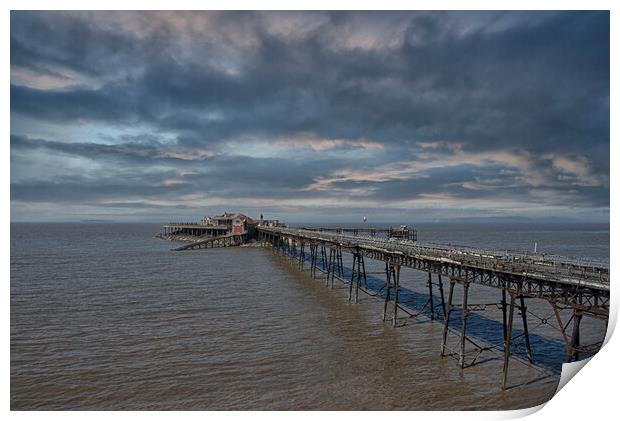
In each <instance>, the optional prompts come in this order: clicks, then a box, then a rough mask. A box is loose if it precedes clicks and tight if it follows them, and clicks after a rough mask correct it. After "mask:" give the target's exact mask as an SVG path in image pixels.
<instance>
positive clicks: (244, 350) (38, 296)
mask: <svg viewBox="0 0 620 421" xmlns="http://www.w3.org/2000/svg"><path fill="white" fill-rule="evenodd" d="M433 229H434V230H435V231H434V234H433V236H434V238H437V239H438V240H437V241H439V240H442V235H444V236H446V235H448V234H447V232H443V231H442V230H441V229H440V228H439V227H427V231H426V233H427V234H426V235H430V233H431V232H433V231H432V230H433ZM462 229H463V230H464V231H463V232H462V233H461V235H463V236H467V232H466V231H467V230H468V229H470V228H462ZM156 230H157V227H156V226H154V225H147V224H145V225H138V226H136V225H124V224H116V225H104V224H93V225H87V224H49V225H42V224H13V225H12V232H11V409H13V410H24V409H25V410H28V409H65V410H68V409H80V410H82V409H93V410H97V409H99V410H100V409H126V410H133V409H178V410H186V409H203V410H220V409H223V410H225V409H324V410H327V409H333V410H339V409H342V410H345V409H349V410H351V409H359V410H380V409H427V410H434V409H437V410H452V409H514V408H524V407H530V406H533V405H536V404H539V403H542V402H544V401H546V400H548V399H549V398H550V397H551V396H552V395H553V392H554V391H555V388H556V385H557V382H558V380H559V368H560V364H561V361H562V358H563V345H562V342H561V341H560V336H559V333H558V332H557V331H555V330H554V329H553V328H551V327H549V324H551V322H552V321H551V320H550V319H549V320H548V321H547V323H543V320H545V317H547V316H550V314H551V308H550V307H549V306H548V304H545V303H535V302H534V301H533V300H532V301H531V302H530V303H528V304H529V306H530V309H531V310H532V312H533V313H534V314H538V315H539V316H540V317H541V320H538V319H536V318H535V317H534V316H533V315H532V316H531V317H530V324H531V326H530V329H531V330H532V337H533V339H532V344H533V348H534V359H535V361H536V364H535V365H534V366H529V365H528V364H526V363H524V362H523V358H522V357H523V355H524V354H523V349H522V348H523V347H522V344H519V343H517V347H516V349H517V355H518V357H519V356H520V358H517V359H515V360H513V362H512V364H511V370H510V377H509V383H510V385H511V386H512V387H511V388H510V389H509V390H506V391H502V390H501V387H500V386H501V367H502V354H501V353H500V352H492V351H486V352H483V353H482V354H481V355H480V356H479V358H478V360H477V362H478V363H477V364H476V365H474V366H472V367H468V368H466V369H465V370H463V371H461V370H460V369H458V368H457V365H456V361H455V360H454V359H453V358H450V357H446V358H442V357H441V356H440V343H441V331H442V325H441V322H440V321H435V322H432V321H430V320H429V318H428V317H427V316H426V315H421V316H418V317H414V318H408V317H407V318H405V316H407V315H406V314H405V313H403V312H401V313H400V315H401V317H402V318H401V319H399V325H400V326H399V327H397V328H392V326H391V324H390V323H388V322H386V323H383V322H381V320H380V315H381V311H382V300H381V298H380V297H373V296H371V295H366V294H361V296H360V298H361V300H360V303H359V304H357V305H356V304H351V303H348V302H347V292H348V290H347V289H345V288H344V286H343V285H342V284H339V285H338V288H336V289H333V290H332V289H329V288H326V287H325V286H324V283H323V282H321V281H320V280H313V279H311V278H310V277H309V275H308V274H307V273H299V272H298V271H297V270H296V269H295V268H293V267H291V266H290V265H289V264H288V263H287V262H286V261H285V259H283V258H281V257H279V256H275V255H273V254H272V253H271V252H270V251H268V250H264V249H257V248H229V249H214V250H211V249H209V250H200V251H192V252H183V253H172V252H170V251H169V248H170V243H167V242H162V241H158V240H154V239H152V238H151V235H152V234H153V233H154V232H155V231H156ZM428 230H431V231H428ZM496 231H497V230H496ZM423 235H424V231H421V237H422V238H421V239H423ZM452 235H455V234H454V232H453V233H452ZM546 235H548V236H551V235H554V236H555V237H558V236H559V237H561V236H562V235H560V234H557V233H551V234H546ZM566 235H578V236H581V239H582V240H583V239H587V241H585V240H583V241H585V242H586V243H587V244H588V247H590V248H589V249H587V251H588V252H589V253H588V254H589V255H593V256H594V257H604V256H605V253H607V256H608V253H609V251H608V250H609V231H608V229H607V228H605V227H603V228H600V227H597V228H596V229H595V228H588V229H584V230H583V232H581V233H577V234H575V233H574V232H572V233H570V234H566ZM496 237H497V238H498V239H501V238H506V236H505V234H501V233H499V234H497V235H496ZM513 237H514V236H513ZM487 238H491V237H487ZM493 238H495V237H493ZM498 239H494V240H492V241H500V240H498ZM513 239H514V238H513ZM455 241H458V238H457V239H456V240H455ZM489 241H491V240H489ZM515 241H518V238H516V239H515ZM554 241H555V242H556V243H557V244H558V247H560V246H561V244H562V243H563V242H564V243H566V241H567V240H566V238H564V239H563V238H559V239H557V240H554ZM461 242H463V241H461ZM550 244H551V242H550ZM567 244H573V243H572V242H571V243H567ZM483 245H485V244H483ZM486 245H489V244H486ZM549 247H551V245H550V246H549ZM573 254H574V253H573ZM345 264H347V265H350V256H347V255H345ZM367 266H368V267H367V270H368V271H378V270H380V269H381V266H380V265H378V264H373V263H370V262H367ZM374 276H376V278H377V279H374V278H373V277H370V279H369V290H370V293H371V294H378V295H381V293H382V291H381V283H382V281H383V278H382V277H381V276H380V275H374ZM425 280H426V277H425V274H421V273H416V272H414V271H412V270H403V272H402V274H401V286H402V287H403V292H402V294H401V296H402V299H403V302H405V303H407V304H408V306H410V308H411V312H413V313H417V312H419V311H422V308H423V305H424V303H425V300H426V298H427V295H425V294H426V287H425V284H424V282H425ZM458 292H459V290H457V295H458ZM471 297H472V298H471V299H470V301H472V302H475V303H491V302H497V301H498V298H499V295H498V291H496V290H491V289H489V288H484V287H474V289H473V292H472V295H471ZM500 322H501V315H500V312H499V310H498V309H497V308H496V307H494V306H492V305H489V306H487V307H486V308H485V309H484V311H480V312H476V313H475V314H473V315H472V316H471V317H470V321H469V324H468V330H469V331H470V332H471V335H472V339H473V340H474V341H476V342H478V343H480V344H485V345H486V346H496V347H497V346H498V345H501V339H499V336H498V335H501V331H500V330H498V323H500ZM516 326H519V324H518V323H517V324H516ZM603 328H604V325H601V323H597V322H593V321H592V322H591V321H587V322H586V323H585V327H584V330H585V331H586V332H585V333H584V336H585V338H584V340H597V338H598V339H600V337H602V335H603V334H602V331H603V330H602V329H603ZM450 340H451V344H454V343H455V342H456V336H451V338H450ZM517 342H518V341H517ZM474 355H475V349H474V348H473V346H471V345H469V346H468V357H469V359H471V358H472V357H473V356H474Z"/></svg>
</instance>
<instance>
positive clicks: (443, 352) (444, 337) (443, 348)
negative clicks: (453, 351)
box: [441, 279, 456, 357]
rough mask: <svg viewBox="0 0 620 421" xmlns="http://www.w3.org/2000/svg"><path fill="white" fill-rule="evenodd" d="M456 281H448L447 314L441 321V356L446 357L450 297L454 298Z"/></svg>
mask: <svg viewBox="0 0 620 421" xmlns="http://www.w3.org/2000/svg"><path fill="white" fill-rule="evenodd" d="M455 283H456V281H455V280H454V279H450V291H449V292H448V312H447V314H446V317H445V318H444V321H443V335H442V339H441V356H442V357H444V356H445V355H446V344H447V342H448V326H449V325H450V315H451V314H452V308H453V306H452V297H453V296H454V284H455Z"/></svg>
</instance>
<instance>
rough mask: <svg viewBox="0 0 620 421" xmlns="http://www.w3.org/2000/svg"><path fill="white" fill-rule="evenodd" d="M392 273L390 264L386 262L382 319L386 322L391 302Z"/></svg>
mask: <svg viewBox="0 0 620 421" xmlns="http://www.w3.org/2000/svg"><path fill="white" fill-rule="evenodd" d="M391 271H392V268H391V266H390V265H389V264H388V262H385V302H384V303H383V316H382V317H381V320H383V321H384V322H385V315H386V313H387V307H388V303H389V302H390V279H391V275H392V272H391Z"/></svg>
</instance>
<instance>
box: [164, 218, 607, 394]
mask: <svg viewBox="0 0 620 421" xmlns="http://www.w3.org/2000/svg"><path fill="white" fill-rule="evenodd" d="M168 226H169V225H168ZM399 230H400V233H401V236H400V237H399V236H398V235H392V234H393V228H344V227H334V228H323V227H321V228H288V227H286V226H282V225H281V224H270V223H264V222H262V220H261V222H257V223H256V224H254V225H253V226H252V227H250V228H248V229H247V230H244V231H243V232H238V233H233V232H229V233H228V234H225V235H223V236H222V235H220V236H214V237H210V238H200V236H198V237H195V238H194V239H193V240H192V241H190V242H189V244H186V245H184V246H181V247H178V248H177V249H176V250H187V249H192V248H208V247H209V246H210V247H220V246H232V245H240V244H242V243H244V242H246V241H249V240H250V239H255V240H257V241H258V242H259V243H260V244H261V245H263V246H265V247H269V248H270V249H271V250H272V251H273V252H274V253H276V254H279V255H281V256H283V257H285V258H286V259H287V261H288V262H289V263H290V264H291V265H293V266H295V267H296V268H298V269H299V270H300V271H308V272H309V274H310V276H311V277H312V278H315V279H316V278H318V277H321V278H323V280H324V282H325V286H327V287H332V288H333V287H334V281H335V280H338V281H339V282H342V283H344V284H345V285H346V286H347V287H348V301H349V302H351V303H357V302H358V300H359V293H360V292H366V293H368V291H367V289H366V284H367V275H370V274H371V273H370V272H367V271H366V260H367V259H372V260H375V261H378V262H381V263H383V266H384V270H383V271H381V273H380V274H381V275H382V276H383V277H384V279H385V285H384V291H385V297H384V302H383V311H382V314H381V318H382V320H383V321H391V323H392V326H394V327H396V326H397V320H398V313H399V311H401V312H404V313H406V314H408V315H409V316H417V315H414V314H412V313H411V312H410V311H409V310H408V309H406V308H405V307H403V306H402V305H401V304H400V303H399V297H398V294H399V289H400V273H401V268H410V269H414V270H417V271H420V272H424V273H426V274H427V280H426V282H425V284H426V285H425V288H426V289H427V290H428V301H427V303H426V305H425V308H427V309H428V310H429V311H428V317H430V319H431V320H433V321H437V322H438V323H442V325H443V326H442V337H441V340H440V344H439V346H438V350H439V352H440V354H441V356H442V357H454V358H455V359H456V361H457V366H458V367H459V368H460V369H461V370H463V369H465V368H466V367H469V366H472V365H474V364H475V362H476V359H477V358H478V356H479V355H480V354H481V353H482V352H483V351H486V350H490V348H489V347H484V346H481V345H479V344H477V343H476V342H475V341H474V340H473V339H472V338H470V337H468V334H467V319H468V316H469V315H470V313H471V312H473V311H477V310H479V309H480V305H479V304H472V300H471V298H472V297H471V291H470V286H471V285H472V284H478V285H483V286H485V287H490V288H494V289H497V290H498V302H497V303H496V305H497V307H498V308H499V309H500V310H501V313H502V324H501V329H502V337H503V344H502V345H503V349H502V353H503V371H502V382H501V384H502V388H504V389H506V388H507V386H508V380H509V379H508V372H509V366H510V362H511V359H512V358H513V347H514V341H515V339H517V337H519V338H521V339H524V341H525V347H526V352H527V360H528V361H527V362H528V363H530V364H531V363H533V362H534V361H533V358H532V349H531V344H530V338H529V330H528V317H527V315H528V313H530V311H528V307H527V300H531V299H537V300H544V301H546V302H547V303H548V304H549V306H550V308H551V309H552V310H553V314H554V317H555V322H556V323H557V325H558V326H559V330H560V333H561V335H562V339H563V342H564V344H565V350H566V352H565V362H571V361H574V360H578V359H579V358H580V356H583V355H592V354H594V353H596V351H597V350H598V349H599V348H600V346H602V341H601V342H597V343H591V344H585V343H582V341H581V336H582V335H581V324H582V319H583V318H585V317H591V318H597V319H601V320H604V321H605V323H607V321H608V317H609V288H610V282H609V275H610V273H609V264H607V263H604V262H599V261H593V260H583V259H572V258H566V257H562V256H551V255H542V254H537V253H534V254H529V253H521V252H512V251H511V252H508V251H494V250H484V249H479V248H471V247H462V246H452V245H440V244H427V243H419V242H417V241H416V239H417V236H416V235H415V230H414V229H409V228H407V232H406V233H405V234H403V231H404V230H403V227H401V228H399ZM343 253H345V254H347V255H350V256H352V264H351V267H350V269H349V268H346V269H347V271H350V277H347V279H345V265H344V259H343ZM317 272H320V273H321V275H317ZM372 274H376V272H373V273H372ZM435 291H437V292H438V297H437V296H435ZM457 294H461V296H462V299H461V300H460V303H461V304H456V303H455V297H456V295H457ZM455 310H459V313H460V328H459V329H458V330H457V329H455V328H454V326H453V324H454V320H453V317H454V313H455ZM566 312H569V313H570V317H569V318H568V319H566V318H565V317H563V314H565V313H566ZM530 314H531V313H530ZM517 318H520V319H521V320H520V321H517V320H516V319H517ZM539 319H540V320H542V321H543V323H545V324H547V323H549V322H550V320H547V319H546V318H542V317H539ZM451 322H452V323H451ZM517 327H520V328H521V331H522V333H521V334H519V335H517V336H515V333H514V332H515V329H516V328H517ZM450 334H452V335H456V337H457V346H456V349H453V348H451V347H450V346H449V344H448V342H449V341H448V338H449V335H450ZM466 344H470V345H473V346H474V347H475V348H476V349H477V350H476V352H475V355H474V356H473V360H472V361H471V363H469V364H466V358H468V357H471V356H468V355H467V353H466ZM470 359H471V358H470Z"/></svg>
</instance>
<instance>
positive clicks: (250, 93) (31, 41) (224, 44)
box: [10, 11, 610, 223]
mask: <svg viewBox="0 0 620 421" xmlns="http://www.w3.org/2000/svg"><path fill="white" fill-rule="evenodd" d="M10 32H11V40H10V45H11V47H10V48H11V57H10V65H11V90H10V93H11V99H10V102H11V118H10V121H11V127H10V133H11V140H10V142H11V149H10V150H11V220H12V221H82V220H106V221H148V222H159V221H180V220H184V221H187V220H198V219H200V218H201V217H202V216H204V215H206V214H215V213H221V212H223V211H239V212H243V213H246V214H248V215H250V216H254V217H257V216H258V215H259V214H260V213H263V214H264V215H265V217H266V218H279V219H282V220H287V221H290V222H335V223H338V222H355V221H361V219H362V218H363V217H364V216H366V217H367V218H368V220H369V222H384V221H403V222H434V221H439V222H450V221H527V222H531V221H546V222H550V221H558V222H561V221H576V222H605V223H608V222H609V197H610V195H609V182H610V181H609V178H610V177H609V172H610V171H609V167H610V164H609V163H610V160H609V157H610V155H609V150H610V148H609V142H610V136H609V118H610V115H609V88H610V83H609V64H610V58H609V45H610V44H609V13H608V12H195V11H192V12H128V11H123V12H15V11H13V12H11V29H10Z"/></svg>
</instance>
